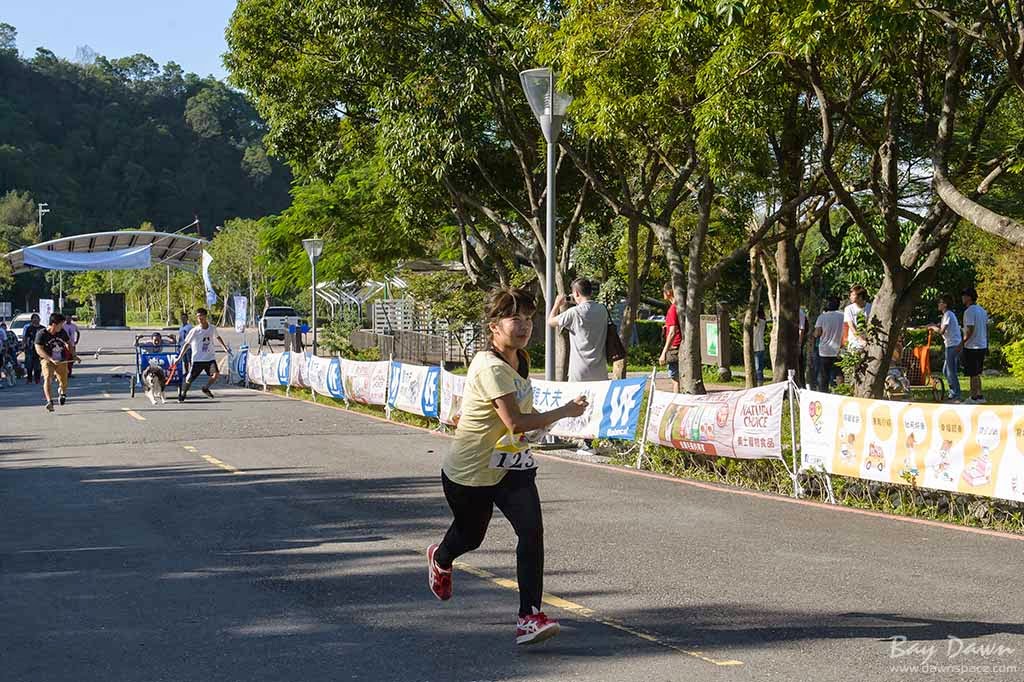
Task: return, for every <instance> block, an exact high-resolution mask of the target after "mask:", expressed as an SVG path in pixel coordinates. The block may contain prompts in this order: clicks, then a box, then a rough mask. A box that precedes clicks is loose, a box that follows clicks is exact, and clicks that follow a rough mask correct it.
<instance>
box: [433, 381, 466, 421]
mask: <svg viewBox="0 0 1024 682" xmlns="http://www.w3.org/2000/svg"><path fill="white" fill-rule="evenodd" d="M465 391H466V377H464V376H461V375H458V374H452V373H451V372H448V371H446V370H444V369H442V370H441V404H440V409H439V414H438V418H439V419H440V420H441V423H442V424H446V425H447V426H458V424H459V417H461V416H462V396H463V394H464V393H465Z"/></svg>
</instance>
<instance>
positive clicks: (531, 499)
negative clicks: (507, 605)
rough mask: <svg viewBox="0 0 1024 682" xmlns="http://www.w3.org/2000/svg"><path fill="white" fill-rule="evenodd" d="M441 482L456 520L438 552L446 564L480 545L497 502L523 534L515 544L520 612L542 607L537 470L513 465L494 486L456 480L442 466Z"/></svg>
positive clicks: (541, 526)
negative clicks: (514, 469)
mask: <svg viewBox="0 0 1024 682" xmlns="http://www.w3.org/2000/svg"><path fill="white" fill-rule="evenodd" d="M441 485H442V486H443V487H444V496H445V499H447V500H448V506H449V507H451V510H452V513H453V514H454V515H455V520H454V521H452V525H451V527H450V528H448V532H447V533H446V534H445V536H444V540H442V541H441V546H440V547H439V548H438V550H437V553H436V554H435V555H434V560H435V561H437V563H438V565H439V566H440V567H441V568H450V567H451V565H452V562H453V561H455V560H456V559H457V558H459V557H460V556H461V555H463V554H465V553H466V552H471V551H472V550H474V549H476V548H477V547H479V546H480V543H481V542H483V540H484V535H485V534H486V533H487V526H488V524H489V523H490V522H491V514H492V513H493V511H494V506H495V505H497V506H498V509H500V510H501V512H502V513H503V514H504V515H505V518H507V519H508V520H509V523H511V524H512V528H513V529H514V530H515V532H516V536H517V537H518V538H519V544H518V545H516V578H517V579H518V581H519V615H521V616H525V615H529V614H530V613H533V610H532V609H533V607H536V608H537V609H538V610H539V609H540V604H541V595H542V594H543V593H544V523H543V521H542V520H541V514H540V495H539V494H538V493H537V472H536V471H535V470H534V471H509V472H508V473H507V474H505V477H504V478H503V479H501V482H500V483H498V484H497V485H490V486H481V487H475V486H467V485H460V484H458V483H455V482H453V481H452V480H451V479H449V478H448V476H446V475H445V473H444V472H443V471H442V472H441Z"/></svg>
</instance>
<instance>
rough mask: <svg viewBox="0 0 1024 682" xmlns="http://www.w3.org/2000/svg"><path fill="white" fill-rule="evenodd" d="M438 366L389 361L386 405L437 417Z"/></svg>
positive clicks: (439, 372) (439, 371)
mask: <svg viewBox="0 0 1024 682" xmlns="http://www.w3.org/2000/svg"><path fill="white" fill-rule="evenodd" d="M440 377H441V368H440V367H425V366H423V365H411V364H409V363H407V362H392V363H391V379H390V385H389V386H388V407H390V408H392V409H396V410H402V411H403V412H411V413H412V414H418V415H421V416H423V417H437V415H438V395H437V394H438V391H439V390H440Z"/></svg>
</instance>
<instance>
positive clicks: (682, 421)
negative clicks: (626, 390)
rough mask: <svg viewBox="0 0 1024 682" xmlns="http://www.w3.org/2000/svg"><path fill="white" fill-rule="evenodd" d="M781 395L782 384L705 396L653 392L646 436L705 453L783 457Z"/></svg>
mask: <svg viewBox="0 0 1024 682" xmlns="http://www.w3.org/2000/svg"><path fill="white" fill-rule="evenodd" d="M785 395H786V384H785V383H778V384H769V385H767V386H761V387H759V388H752V389H748V390H745V391H722V392H719V393H709V394H707V395H684V394H680V393H668V392H665V391H655V392H654V397H653V399H652V400H651V410H650V414H649V415H648V416H647V438H648V440H650V441H651V442H654V443H658V444H660V445H667V446H669V447H672V448H675V449H677V450H685V451H687V452H697V453H700V454H703V455H715V456H721V457H737V458H741V459H764V458H781V457H782V399H783V397H784V396H785Z"/></svg>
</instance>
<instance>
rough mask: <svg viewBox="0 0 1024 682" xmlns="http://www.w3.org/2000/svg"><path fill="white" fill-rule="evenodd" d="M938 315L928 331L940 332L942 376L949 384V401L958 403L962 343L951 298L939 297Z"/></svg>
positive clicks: (959, 396)
mask: <svg viewBox="0 0 1024 682" xmlns="http://www.w3.org/2000/svg"><path fill="white" fill-rule="evenodd" d="M939 314H940V315H942V319H941V320H940V321H939V324H930V325H928V329H930V330H932V331H935V332H940V333H941V334H942V342H943V344H942V345H943V347H944V352H945V355H944V356H943V357H944V359H945V362H944V364H943V365H942V374H943V376H945V377H946V383H947V384H949V399H950V400H952V401H953V402H955V403H958V402H960V398H961V394H960V376H959V375H960V345H961V344H962V343H963V335H962V334H961V332H960V323H959V322H957V319H956V315H955V314H953V297H952V296H947V295H943V296H941V297H939Z"/></svg>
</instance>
